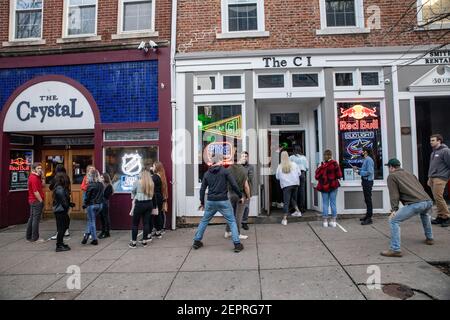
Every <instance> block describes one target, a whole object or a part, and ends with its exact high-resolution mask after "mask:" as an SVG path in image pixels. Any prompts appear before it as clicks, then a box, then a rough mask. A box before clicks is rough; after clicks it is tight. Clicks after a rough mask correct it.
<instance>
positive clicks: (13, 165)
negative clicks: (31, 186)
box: [9, 149, 33, 191]
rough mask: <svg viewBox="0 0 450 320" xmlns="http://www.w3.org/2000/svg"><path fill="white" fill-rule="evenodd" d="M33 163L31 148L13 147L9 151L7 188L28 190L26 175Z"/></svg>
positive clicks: (28, 173)
mask: <svg viewBox="0 0 450 320" xmlns="http://www.w3.org/2000/svg"><path fill="white" fill-rule="evenodd" d="M32 163H33V150H27V149H20V150H19V149H13V150H10V152H9V190H10V191H19V190H28V176H29V175H30V172H31V164H32Z"/></svg>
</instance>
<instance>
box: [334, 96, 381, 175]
mask: <svg viewBox="0 0 450 320" xmlns="http://www.w3.org/2000/svg"><path fill="white" fill-rule="evenodd" d="M337 115H338V119H337V121H338V136H339V162H340V165H341V168H342V170H343V173H344V180H357V179H360V177H359V176H358V175H356V174H355V173H354V170H353V168H352V166H353V167H359V168H360V167H361V166H362V163H363V157H362V149H363V148H364V147H368V148H371V149H372V159H373V160H374V162H375V179H383V148H382V139H381V138H382V137H381V123H382V122H381V114H380V103H379V102H358V103H350V102H342V103H338V104H337Z"/></svg>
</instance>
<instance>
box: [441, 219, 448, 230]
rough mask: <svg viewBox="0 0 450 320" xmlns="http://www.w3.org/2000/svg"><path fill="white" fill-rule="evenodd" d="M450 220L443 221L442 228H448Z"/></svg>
mask: <svg viewBox="0 0 450 320" xmlns="http://www.w3.org/2000/svg"><path fill="white" fill-rule="evenodd" d="M449 222H450V218H447V219H446V220H444V221H442V223H441V227H443V228H446V227H448V226H449Z"/></svg>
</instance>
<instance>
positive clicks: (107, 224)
mask: <svg viewBox="0 0 450 320" xmlns="http://www.w3.org/2000/svg"><path fill="white" fill-rule="evenodd" d="M99 215H100V221H101V222H102V232H103V233H109V231H110V229H111V219H110V218H109V201H107V202H103V206H102V210H101V211H100V214H99Z"/></svg>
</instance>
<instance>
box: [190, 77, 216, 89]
mask: <svg viewBox="0 0 450 320" xmlns="http://www.w3.org/2000/svg"><path fill="white" fill-rule="evenodd" d="M195 88H196V90H197V91H206V90H216V76H210V75H202V76H197V77H196V87H195Z"/></svg>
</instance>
